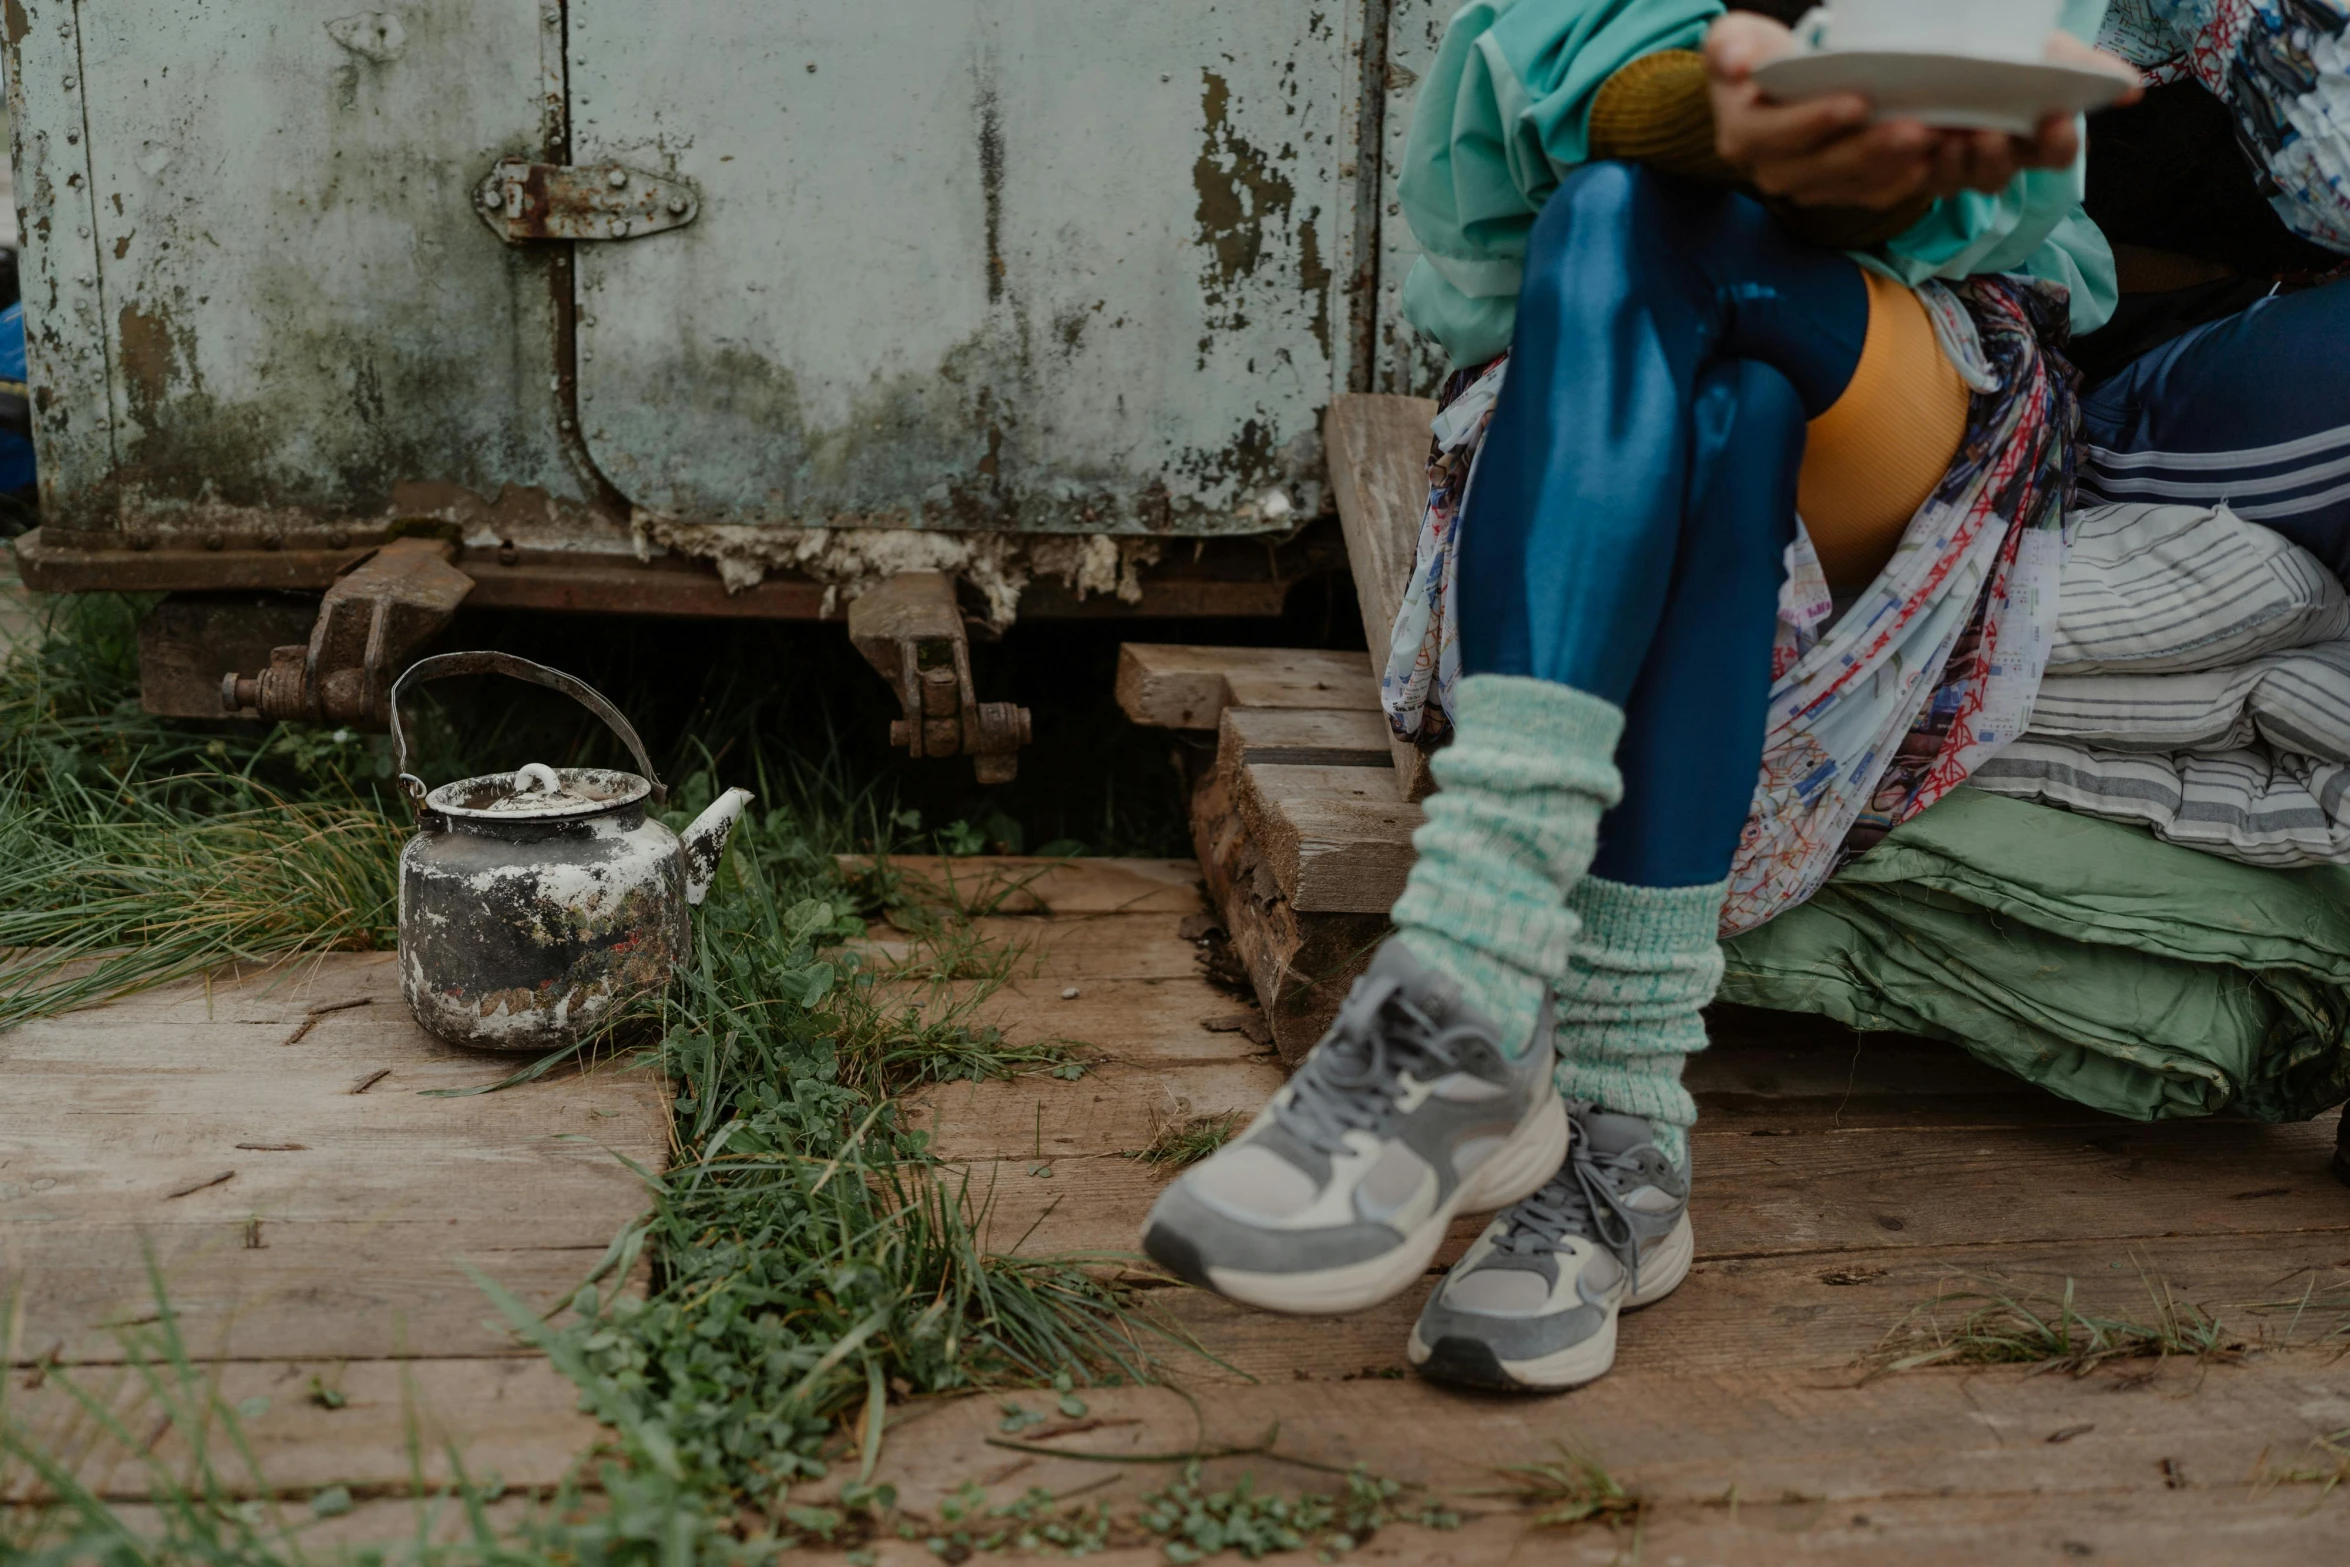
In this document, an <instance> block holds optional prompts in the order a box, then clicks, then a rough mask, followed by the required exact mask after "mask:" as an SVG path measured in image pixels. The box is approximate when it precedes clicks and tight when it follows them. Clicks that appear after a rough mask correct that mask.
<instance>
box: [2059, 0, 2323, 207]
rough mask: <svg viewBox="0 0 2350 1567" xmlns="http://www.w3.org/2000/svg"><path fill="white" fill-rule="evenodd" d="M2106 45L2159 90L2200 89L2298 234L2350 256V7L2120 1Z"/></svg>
mask: <svg viewBox="0 0 2350 1567" xmlns="http://www.w3.org/2000/svg"><path fill="white" fill-rule="evenodd" d="M2098 42H2099V43H2101V44H2103V45H2104V46H2105V47H2106V48H2108V49H2111V50H2113V51H2114V52H2115V53H2116V54H2119V55H2121V56H2122V57H2123V58H2124V59H2126V60H2128V61H2129V62H2130V63H2131V64H2133V65H2135V66H2137V67H2138V68H2139V69H2140V70H2142V71H2144V72H2145V73H2146V79H2147V80H2148V81H2150V82H2157V83H2160V82H2177V81H2187V80H2190V79H2192V80H2194V81H2198V82H2201V83H2202V84H2203V85H2204V86H2205V87H2207V88H2209V89H2210V90H2211V91H2212V92H2213V93H2214V94H2216V95H2217V96H2218V97H2219V98H2220V99H2221V100H2222V101H2223V102H2225V103H2226V104H2227V105H2228V107H2229V108H2230V109H2232V110H2234V111H2235V117H2236V128H2237V137H2238V139H2239V140H2240V141H2241V142H2242V143H2243V145H2244V148H2245V150H2246V151H2247V152H2248V153H2250V154H2251V155H2252V156H2253V157H2255V158H2256V159H2258V160H2259V161H2260V162H2261V163H2262V164H2263V165H2265V167H2264V168H2263V170H2262V172H2263V173H2265V174H2266V175H2267V176H2268V178H2269V179H2270V180H2273V181H2274V182H2275V185H2276V189H2275V191H2274V192H2272V193H2271V194H2270V196H2269V204H2270V205H2271V206H2273V207H2275V208H2276V210H2277V214H2278V216H2280V217H2282V218H2283V219H2284V220H2285V222H2286V224H2287V225H2289V226H2290V227H2291V228H2292V229H2293V231H2294V232H2295V233H2298V234H2300V235H2302V236H2304V237H2306V238H2308V239H2311V240H2314V241H2316V242H2317V243H2318V244H2320V245H2324V246H2327V247H2329V248H2331V249H2334V250H2342V251H2350V5H2346V4H2345V0H2114V4H2113V6H2112V8H2111V9H2110V10H2108V11H2107V12H2106V16H2105V25H2104V27H2103V29H2102V30H2101V31H2100V33H2099V34H2098Z"/></svg>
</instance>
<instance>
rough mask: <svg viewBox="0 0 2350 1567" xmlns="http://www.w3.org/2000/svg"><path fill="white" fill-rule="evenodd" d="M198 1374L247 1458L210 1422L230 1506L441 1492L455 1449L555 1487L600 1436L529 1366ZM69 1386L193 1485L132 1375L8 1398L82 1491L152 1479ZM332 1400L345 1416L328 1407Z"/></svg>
mask: <svg viewBox="0 0 2350 1567" xmlns="http://www.w3.org/2000/svg"><path fill="white" fill-rule="evenodd" d="M200 1374H201V1375H202V1376H203V1377H205V1378H206V1379H207V1380H208V1381H210V1383H211V1387H212V1390H213V1398H214V1400H215V1404H216V1406H217V1407H225V1408H227V1409H231V1410H237V1411H238V1413H237V1415H236V1421H237V1427H238V1430H239V1432H240V1433H241V1434H242V1435H243V1437H244V1439H245V1441H246V1442H247V1443H248V1444H249V1446H250V1448H251V1450H252V1454H253V1462H252V1465H251V1466H250V1467H249V1468H248V1467H247V1465H246V1462H245V1459H244V1458H243V1456H242V1455H240V1454H237V1453H236V1452H235V1451H234V1448H233V1445H232V1444H229V1443H228V1442H226V1441H225V1440H224V1437H223V1432H222V1430H221V1428H220V1425H219V1423H218V1421H217V1419H215V1421H214V1424H213V1428H212V1430H211V1431H210V1432H209V1433H208V1434H207V1443H208V1446H209V1450H210V1454H211V1458H212V1461H213V1473H214V1475H215V1477H216V1478H217V1479H218V1480H220V1481H221V1482H222V1483H223V1484H224V1485H225V1486H227V1487H228V1489H229V1491H230V1494H232V1495H237V1496H250V1495H253V1494H255V1493H256V1492H258V1491H260V1490H262V1489H264V1487H266V1488H268V1489H270V1490H274V1491H276V1492H278V1493H279V1494H293V1495H306V1494H309V1493H311V1492H315V1491H319V1490H323V1489H325V1488H326V1487H328V1486H335V1485H340V1486H348V1487H350V1488H351V1489H352V1490H353V1491H354V1492H359V1493H365V1492H368V1491H387V1490H398V1489H403V1488H405V1487H407V1486H408V1485H409V1484H410V1483H411V1482H412V1480H413V1479H415V1478H416V1476H417V1474H418V1473H419V1471H421V1474H422V1477H423V1480H424V1482H425V1484H426V1485H427V1486H439V1485H445V1484H447V1483H449V1482H450V1481H451V1480H453V1479H455V1478H456V1475H455V1473H454V1472H453V1469H452V1466H451V1463H450V1453H449V1449H450V1445H451V1444H452V1443H454V1444H455V1447H456V1453H457V1456H458V1458H459V1460H460V1461H461V1462H462V1463H463V1464H464V1466H465V1470H466V1472H467V1473H469V1474H471V1475H472V1476H474V1477H475V1478H477V1479H478V1478H480V1477H481V1476H482V1475H484V1474H487V1473H490V1472H492V1471H494V1472H495V1473H496V1474H497V1475H498V1477H499V1478H500V1479H501V1480H503V1481H505V1483H506V1484H507V1485H508V1486H509V1487H522V1486H551V1485H554V1484H555V1483H557V1482H558V1481H560V1480H561V1479H562V1478H563V1476H564V1475H565V1474H566V1473H567V1472H568V1471H569V1470H570V1469H571V1467H572V1466H573V1465H574V1464H575V1463H577V1462H578V1460H579V1457H580V1455H581V1454H582V1453H584V1452H586V1451H587V1450H588V1449H589V1447H591V1446H592V1445H593V1444H594V1443H595V1441H596V1440H597V1436H598V1431H599V1428H598V1426H597V1424H596V1422H595V1420H594V1419H593V1418H591V1417H590V1416H588V1415H585V1414H582V1413H581V1412H580V1410H579V1390H578V1388H576V1387H575V1386H573V1385H572V1383H571V1382H570V1381H569V1380H568V1379H567V1378H565V1377H564V1376H563V1375H562V1374H561V1373H560V1372H558V1371H556V1370H555V1368H554V1367H553V1366H551V1365H549V1364H547V1362H546V1361H544V1360H539V1359H535V1358H533V1359H525V1358H522V1357H519V1356H508V1357H504V1358H497V1359H467V1360H316V1361H304V1360H238V1361H229V1362H227V1363H225V1364H220V1365H207V1366H203V1367H201V1368H200ZM167 1375H168V1373H167ZM69 1380H70V1381H71V1382H72V1383H73V1384H74V1386H75V1387H77V1388H78V1389H79V1390H80V1392H81V1393H82V1394H83V1395H84V1396H86V1397H89V1398H91V1399H94V1400H96V1401H98V1402H99V1404H100V1405H101V1406H102V1407H103V1408H105V1409H106V1410H107V1412H108V1413H109V1414H110V1415H111V1416H112V1417H113V1418H114V1419H115V1420H117V1421H119V1422H120V1424H121V1428H122V1429H123V1430H124V1431H126V1432H128V1433H129V1434H130V1435H131V1437H132V1438H133V1441H134V1444H135V1445H143V1444H145V1443H146V1441H147V1440H148V1439H149V1438H150V1437H155V1438H157V1439H156V1440H155V1443H154V1446H153V1447H152V1448H149V1449H147V1450H146V1452H145V1455H144V1456H145V1457H146V1458H148V1459H152V1460H153V1461H154V1462H155V1463H156V1464H159V1465H160V1466H162V1468H163V1469H164V1470H165V1471H166V1472H167V1473H169V1474H171V1475H172V1476H173V1477H175V1478H176V1479H179V1480H180V1481H182V1482H183V1483H184V1482H186V1481H188V1480H191V1479H193V1478H194V1477H193V1475H192V1474H191V1472H190V1469H189V1463H188V1458H189V1448H188V1441H187V1431H186V1430H185V1429H184V1428H182V1427H181V1426H178V1425H174V1424H171V1423H170V1422H169V1421H168V1420H167V1417H166V1413H165V1406H164V1405H163V1404H162V1403H161V1402H159V1401H158V1400H157V1398H156V1397H155V1396H154V1393H153V1391H152V1389H150V1388H149V1387H148V1385H147V1383H146V1382H145V1380H144V1379H143V1377H141V1376H140V1375H139V1374H138V1373H137V1372H135V1371H133V1370H132V1369H131V1368H129V1367H126V1366H104V1367H92V1366H81V1367H73V1368H69V1369H66V1370H63V1371H52V1372H49V1373H47V1374H46V1375H45V1376H43V1377H42V1378H41V1379H40V1380H39V1383H38V1385H37V1386H35V1387H33V1388H31V1389H25V1388H22V1387H21V1386H20V1387H19V1388H17V1389H13V1390H11V1393H10V1396H9V1401H8V1402H9V1416H10V1418H11V1419H12V1420H14V1421H16V1422H18V1423H19V1424H20V1425H21V1426H22V1427H23V1428H24V1429H25V1430H26V1431H27V1432H28V1433H29V1434H30V1436H31V1437H32V1438H33V1440H34V1441H36V1442H38V1443H40V1444H41V1445H42V1447H43V1448H44V1449H45V1450H46V1451H49V1452H51V1453H55V1454H59V1455H62V1456H63V1457H64V1458H66V1460H67V1461H68V1462H70V1463H71V1464H72V1465H73V1470H74V1474H75V1476H76V1477H77V1478H78V1479H79V1480H80V1481H81V1483H82V1484H83V1485H85V1486H87V1487H88V1488H89V1489H91V1490H92V1491H95V1492H96V1493H97V1494H99V1495H101V1496H105V1497H109V1498H127V1497H141V1496H145V1495H147V1494H149V1487H150V1485H151V1483H152V1475H151V1474H150V1471H149V1469H148V1465H147V1464H146V1463H145V1462H143V1461H142V1455H141V1454H140V1453H139V1452H137V1451H129V1452H126V1451H125V1450H124V1449H123V1446H122V1444H121V1443H120V1442H119V1441H117V1440H116V1439H115V1438H114V1437H112V1436H111V1435H110V1434H109V1433H108V1431H107V1429H106V1427H105V1425H104V1424H103V1423H102V1422H100V1421H99V1420H97V1419H96V1418H95V1417H93V1416H92V1415H90V1414H89V1413H88V1411H87V1410H86V1409H85V1407H84V1406H83V1405H82V1403H81V1402H80V1401H79V1400H77V1399H76V1398H74V1397H73V1396H72V1394H71V1392H70V1391H69V1390H68V1388H67V1386H66V1383H67V1382H68V1381H69ZM166 1390H167V1392H168V1393H169V1394H170V1396H171V1397H172V1398H174V1399H184V1398H189V1397H194V1398H197V1399H201V1398H202V1397H203V1396H204V1394H203V1390H202V1389H200V1388H196V1389H183V1388H181V1387H180V1386H178V1385H177V1384H175V1383H169V1382H167V1383H166ZM333 1398H340V1399H341V1400H342V1402H341V1403H340V1404H331V1401H332V1399H333ZM330 1404H331V1407H330ZM411 1432H413V1434H414V1436H415V1438H416V1447H415V1451H414V1452H413V1453H411V1451H410V1449H409V1436H410V1434H411ZM158 1433H160V1435H159V1436H158ZM16 1479H17V1480H18V1481H19V1482H22V1481H24V1480H27V1479H29V1477H26V1476H18V1477H16ZM10 1499H14V1500H23V1499H24V1498H23V1497H22V1496H21V1495H12V1494H10V1493H8V1492H7V1491H6V1488H5V1486H0V1500H10Z"/></svg>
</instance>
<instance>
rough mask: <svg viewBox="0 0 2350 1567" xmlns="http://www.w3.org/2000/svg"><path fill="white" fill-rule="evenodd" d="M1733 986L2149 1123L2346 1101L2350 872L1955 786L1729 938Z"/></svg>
mask: <svg viewBox="0 0 2350 1567" xmlns="http://www.w3.org/2000/svg"><path fill="white" fill-rule="evenodd" d="M1722 999H1723V1000H1725V1001H1734V1002H1741V1003H1744V1004H1745V1005H1748V1006H1758V1007H1773V1008H1777V1009H1779V1010H1782V1011H1790V1012H1817V1013H1822V1014H1825V1015H1826V1016H1828V1017H1832V1018H1835V1019H1837V1020H1838V1021H1840V1022H1844V1023H1848V1024H1850V1025H1852V1026H1853V1027H1855V1028H1864V1029H1891V1030H1896V1031H1899V1032H1902V1033H1910V1034H1922V1035H1925V1036H1926V1037H1928V1038H1935V1039H1948V1040H1953V1041H1955V1042H1957V1043H1958V1044H1960V1045H1963V1046H1965V1047H1966V1048H1967V1049H1968V1050H1969V1051H1971V1052H1972V1053H1973V1054H1975V1055H1977V1056H1979V1057H1981V1058H1982V1059H1983V1060H1985V1061H1988V1062H1990V1063H1991V1064H1993V1065H1994V1066H1998V1067H2003V1068H2005V1069H2006V1070H2007V1071H2010V1072H2013V1073H2014V1074H2015V1075H2016V1076H2018V1077H2021V1078H2024V1079H2026V1080H2027V1081H2030V1082H2034V1083H2038V1084H2039V1085H2041V1086H2042V1087H2044V1088H2047V1089H2048V1090H2050V1091H2051V1092H2053V1093H2058V1094H2062V1095H2063V1096H2065V1097H2066V1098H2068V1099H2075V1100H2078V1101H2080V1102H2081V1103H2082V1104H2085V1105H2091V1106H2094V1107H2095V1108H2097V1109H2100V1110H2106V1111H2110V1112H2112V1113H2114V1114H2116V1115H2125V1116H2130V1117H2132V1118H2134V1119H2138V1120H2145V1121H2152V1120H2161V1119H2164V1118H2167V1117H2171V1116H2192V1115H2210V1114H2213V1113H2214V1112H2217V1111H2220V1110H2226V1109H2232V1110H2235V1111H2238V1112H2240V1113H2242V1114H2244V1115H2248V1116H2252V1117H2254V1118H2256V1119H2259V1120H2263V1121H2298V1120H2306V1119H2307V1118H2309V1117H2310V1116H2313V1115H2316V1114H2317V1113H2319V1112H2320V1111H2322V1110H2324V1109H2326V1108H2327V1107H2328V1106H2330V1105H2334V1104H2339V1103H2340V1102H2341V1101H2342V1100H2343V1099H2344V1098H2350V868H2343V867H2334V866H2327V867H2321V868H2317V869H2309V870H2291V871H2279V870H2263V869H2259V868H2256V867H2253V866H2248V865H2238V864H2235V863H2233V862H2231V861H2228V860H2221V859H2215V858H2213V857H2212V856H2210V855H2206V854H2201V853H2198V852H2196V851H2195V850H2192V849H2183V848H2180V847H2177V846H2176V845H2173V844H2166V843H2158V842H2156V841H2155V840H2154V839H2153V838H2152V837H2150V836H2148V835H2147V834H2146V833H2145V832H2143V831H2141V830H2140V829H2137V828H2134V827H2125V826H2121V825H2118V824H2116V823H2112V822H2103V821H2097V820H2094V819H2092V818H2090V817H2086V816H2075V815H2072V814H2070V813H2068V812H2065V811H2060V810H2056V809H2053V808H2051V807H2048V806H2043V805H2034V804H2029V803H2027V802H2025V801H2021V800H2009V799H2002V798H1999V797H1997V796H1993V795H1988V794H1982V793H1978V792H1977V791H1975V790H1972V789H1958V790H1955V791H1953V792H1952V793H1951V794H1950V795H1949V796H1947V797H1946V798H1944V799H1943V800H1942V801H1941V802H1940V803H1938V804H1936V805H1935V806H1934V807H1933V808H1932V809H1931V810H1928V811H1926V812H1925V813H1924V814H1922V815H1920V816H1919V817H1917V818H1916V819H1915V820H1913V821H1911V822H1909V823H1907V824H1905V825H1904V826H1902V827H1901V828H1899V829H1898V830H1896V831H1895V832H1894V833H1893V834H1892V835H1891V836H1890V837H1888V838H1887V839H1886V840H1885V841H1884V842H1883V843H1881V844H1879V845H1878V846H1877V847H1876V848H1875V849H1872V850H1871V851H1870V852H1869V853H1868V854H1866V855H1864V856H1863V857H1861V858H1860V859H1859V860H1856V861H1855V862H1853V863H1852V864H1851V865H1849V866H1847V867H1846V868H1845V869H1844V870H1843V871H1842V872H1840V873H1839V874H1838V875H1837V876H1836V878H1835V879H1834V880H1833V881H1831V882H1830V883H1829V884H1828V885H1827V886H1826V887H1824V888H1822V889H1821V891H1820V893H1819V895H1818V896H1817V897H1815V898H1813V899H1812V901H1811V902H1810V903H1808V904H1806V905H1804V906H1803V907H1801V908H1799V909H1795V910H1793V911H1792V912H1790V913H1787V914H1783V915H1781V916H1780V917H1779V918H1778V919H1776V920H1773V921H1772V922H1771V923H1770V924H1768V925H1765V926H1763V927H1761V928H1760V929H1758V930H1753V931H1749V932H1747V933H1746V934H1745V935H1743V936H1740V937H1739V938H1738V939H1737V940H1735V941H1733V942H1731V943H1730V944H1729V975H1728V978H1727V980H1726V982H1725V983H1724V985H1723V987H1722Z"/></svg>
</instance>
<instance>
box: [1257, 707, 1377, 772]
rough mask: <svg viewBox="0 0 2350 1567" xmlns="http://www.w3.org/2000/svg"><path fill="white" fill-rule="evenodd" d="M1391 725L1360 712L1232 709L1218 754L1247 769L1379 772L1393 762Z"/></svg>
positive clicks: (1286, 708) (1337, 709)
mask: <svg viewBox="0 0 2350 1567" xmlns="http://www.w3.org/2000/svg"><path fill="white" fill-rule="evenodd" d="M1387 735H1388V729H1387V721H1386V720H1385V719H1383V718H1381V717H1380V716H1379V715H1378V714H1377V713H1372V712H1365V711H1363V710H1362V709H1360V708H1332V709H1322V708H1308V707H1228V708H1226V709H1224V719H1223V722H1222V723H1221V724H1220V725H1219V726H1218V728H1217V736H1216V754H1217V756H1218V757H1219V758H1225V757H1229V758H1230V759H1231V760H1232V761H1233V762H1235V763H1238V764H1240V765H1243V766H1246V765H1250V764H1255V763H1265V764H1278V765H1283V766H1290V767H1298V766H1306V767H1342V768H1349V769H1352V768H1370V769H1376V768H1378V767H1380V766H1382V765H1384V764H1385V763H1386V761H1387Z"/></svg>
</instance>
